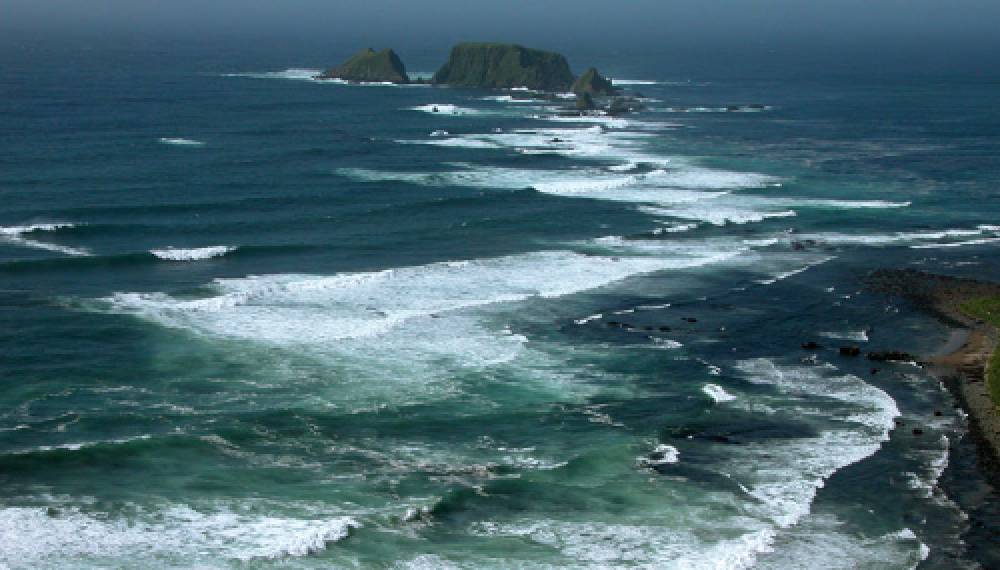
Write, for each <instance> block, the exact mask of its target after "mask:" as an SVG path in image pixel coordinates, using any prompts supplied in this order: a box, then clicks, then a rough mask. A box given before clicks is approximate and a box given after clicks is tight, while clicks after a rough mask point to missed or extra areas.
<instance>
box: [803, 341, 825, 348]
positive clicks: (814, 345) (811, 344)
mask: <svg viewBox="0 0 1000 570" xmlns="http://www.w3.org/2000/svg"><path fill="white" fill-rule="evenodd" d="M802 348H804V349H806V350H819V349H821V348H823V347H822V346H820V344H819V343H818V342H816V341H814V340H810V341H809V342H803V343H802Z"/></svg>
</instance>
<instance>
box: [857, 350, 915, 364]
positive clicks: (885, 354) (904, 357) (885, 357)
mask: <svg viewBox="0 0 1000 570" xmlns="http://www.w3.org/2000/svg"><path fill="white" fill-rule="evenodd" d="M868 360H875V361H879V362H886V361H888V362H910V361H912V360H916V358H915V357H914V356H913V355H912V354H909V353H907V352H900V351H898V350H882V351H876V352H869V353H868Z"/></svg>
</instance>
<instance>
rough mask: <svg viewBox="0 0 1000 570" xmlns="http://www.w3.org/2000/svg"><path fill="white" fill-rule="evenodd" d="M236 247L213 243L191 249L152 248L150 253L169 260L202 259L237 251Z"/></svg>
mask: <svg viewBox="0 0 1000 570" xmlns="http://www.w3.org/2000/svg"><path fill="white" fill-rule="evenodd" d="M236 249H237V248H236V247H234V246H230V245H212V246H208V247H196V248H190V249H182V248H174V247H168V248H166V249H151V250H149V253H152V254H153V255H154V256H156V257H158V258H160V259H164V260H167V261H200V260H203V259H211V258H213V257H221V256H223V255H226V254H227V253H231V252H233V251H236Z"/></svg>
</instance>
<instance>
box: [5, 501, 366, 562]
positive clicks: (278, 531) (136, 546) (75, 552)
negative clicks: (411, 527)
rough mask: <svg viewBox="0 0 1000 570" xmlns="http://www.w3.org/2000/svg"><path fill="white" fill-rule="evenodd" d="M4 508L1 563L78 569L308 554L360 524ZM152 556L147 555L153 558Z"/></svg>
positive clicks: (218, 513) (182, 509) (179, 512)
mask: <svg viewBox="0 0 1000 570" xmlns="http://www.w3.org/2000/svg"><path fill="white" fill-rule="evenodd" d="M59 511H60V512H59V513H58V514H55V515H53V514H51V513H50V512H47V511H46V509H44V508H29V507H7V508H3V509H0V535H2V536H3V537H4V540H3V541H0V565H9V566H11V567H39V566H42V565H45V566H47V565H53V566H73V565H77V564H79V563H80V561H81V560H82V559H85V558H91V557H107V556H113V557H119V556H121V557H126V556H127V557H129V559H131V560H134V561H135V560H141V559H146V560H148V562H149V563H151V564H156V562H154V561H159V563H162V562H163V561H164V560H165V559H172V560H175V561H176V562H177V563H178V564H179V565H181V566H197V561H198V559H199V558H200V557H203V556H206V555H210V556H213V557H219V558H222V559H223V560H229V561H232V562H248V561H252V560H267V559H274V560H277V559H282V558H288V557H301V556H307V555H310V554H314V553H317V552H320V551H322V550H325V549H326V548H327V546H328V545H329V544H330V543H333V542H337V541H339V540H343V539H344V538H346V537H347V536H348V534H349V532H350V530H351V529H352V528H357V527H359V526H360V524H359V523H358V522H357V521H356V520H355V519H353V518H351V517H347V516H334V517H328V518H313V519H311V518H289V517H279V516H256V517H255V516H250V515H246V514H242V513H239V512H236V511H233V510H225V509H224V510H215V511H214V512H213V511H208V512H205V511H201V510H195V509H192V508H190V507H188V506H185V505H173V506H169V507H167V508H165V509H163V510H160V511H156V512H149V513H146V512H141V513H140V514H139V515H138V516H136V517H134V518H132V519H130V520H129V519H124V518H122V519H117V520H116V519H114V518H112V519H108V518H107V517H103V516H102V517H97V516H92V515H89V514H86V513H84V512H82V511H80V510H77V509H73V508H61V509H59ZM146 557H148V558H146Z"/></svg>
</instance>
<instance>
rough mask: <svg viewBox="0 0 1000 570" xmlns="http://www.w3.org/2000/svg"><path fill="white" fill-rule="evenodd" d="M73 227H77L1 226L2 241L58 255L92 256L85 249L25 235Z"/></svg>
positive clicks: (0, 238)
mask: <svg viewBox="0 0 1000 570" xmlns="http://www.w3.org/2000/svg"><path fill="white" fill-rule="evenodd" d="M73 227H76V226H75V225H74V224H70V223H65V222H47V223H35V224H27V225H23V226H0V241H4V242H7V243H10V244H14V245H19V246H22V247H30V248H34V249H42V250H46V251H54V252H56V253H64V254H66V255H76V256H88V255H91V253H90V251H89V250H87V249H84V248H80V247H70V246H65V245H58V244H54V243H48V242H44V241H38V240H34V239H29V238H26V237H24V236H25V234H34V233H36V232H55V231H58V230H61V229H67V228H73Z"/></svg>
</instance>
